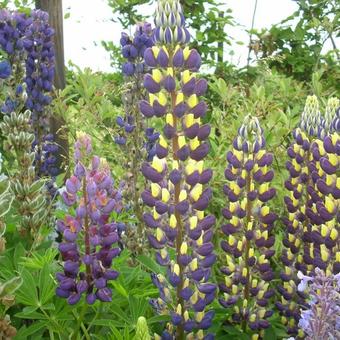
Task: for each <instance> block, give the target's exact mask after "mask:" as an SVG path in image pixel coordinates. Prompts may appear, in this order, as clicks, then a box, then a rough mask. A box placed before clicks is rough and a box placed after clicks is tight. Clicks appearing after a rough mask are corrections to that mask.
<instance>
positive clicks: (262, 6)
mask: <svg viewBox="0 0 340 340" xmlns="http://www.w3.org/2000/svg"><path fill="white" fill-rule="evenodd" d="M225 3H226V8H231V9H232V11H233V12H232V15H233V16H234V18H235V21H236V22H237V23H239V26H238V27H230V26H228V27H227V29H228V34H229V35H231V36H232V37H233V38H234V40H235V42H236V41H242V42H243V43H244V45H243V46H241V45H238V44H236V43H234V44H233V46H232V47H229V46H225V52H226V56H225V59H227V60H228V61H232V62H233V63H235V64H236V65H238V66H244V65H245V64H246V60H247V54H248V47H247V45H248V42H249V35H248V33H247V32H246V30H247V29H249V28H250V27H251V20H252V15H253V11H254V5H255V0H225ZM63 6H64V13H68V12H70V14H71V16H70V18H68V19H66V20H65V22H64V35H65V37H64V40H65V59H66V62H68V61H69V60H71V61H72V62H73V63H74V64H76V65H78V66H79V67H81V68H84V67H90V68H91V69H92V70H93V71H105V72H112V68H111V66H110V56H109V53H108V52H106V51H105V49H104V47H102V45H101V41H102V40H104V41H113V42H114V43H115V44H119V39H120V33H121V31H122V28H121V26H120V24H119V23H115V22H113V21H112V18H113V13H112V9H111V8H110V7H109V6H108V5H107V2H106V0H64V1H63ZM296 9H297V5H296V3H295V2H294V1H292V0H275V1H273V0H258V6H257V14H256V19H255V28H257V29H261V28H269V27H271V26H272V25H273V24H277V23H279V22H280V21H281V20H283V19H285V18H286V17H288V16H289V15H291V14H292V13H293V12H294V11H295V10H296ZM152 11H153V8H152V7H150V6H142V7H141V12H142V14H147V13H152ZM232 50H233V51H234V55H229V53H230V52H231V51H232Z"/></svg>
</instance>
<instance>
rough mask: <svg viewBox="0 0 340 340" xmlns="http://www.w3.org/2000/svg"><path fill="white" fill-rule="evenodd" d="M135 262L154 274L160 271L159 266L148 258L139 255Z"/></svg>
mask: <svg viewBox="0 0 340 340" xmlns="http://www.w3.org/2000/svg"><path fill="white" fill-rule="evenodd" d="M137 261H138V262H139V263H141V264H142V265H143V266H145V267H146V268H147V269H149V270H150V271H152V272H154V273H159V272H160V271H161V269H160V266H159V265H158V264H157V263H156V262H155V261H154V260H153V259H152V258H151V257H149V256H146V255H139V256H137Z"/></svg>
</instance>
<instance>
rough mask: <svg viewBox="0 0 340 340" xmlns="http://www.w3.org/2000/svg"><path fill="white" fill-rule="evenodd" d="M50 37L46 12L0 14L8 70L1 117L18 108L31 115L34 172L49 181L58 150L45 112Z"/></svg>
mask: <svg viewBox="0 0 340 340" xmlns="http://www.w3.org/2000/svg"><path fill="white" fill-rule="evenodd" d="M53 34H54V31H53V29H52V28H51V27H50V26H49V23H48V14H47V13H46V12H43V11H40V10H33V11H31V13H30V15H26V14H23V13H18V12H11V11H8V10H0V49H1V50H2V51H3V53H4V54H5V56H6V59H7V61H8V62H9V65H10V69H11V72H10V74H9V76H8V77H7V79H6V89H7V93H8V95H7V98H6V100H5V102H4V103H3V104H2V106H1V111H2V113H4V114H11V112H13V111H15V112H19V110H20V109H22V108H24V109H28V110H30V111H31V113H32V114H31V124H32V126H33V130H34V133H35V140H34V142H33V144H32V147H33V148H34V149H35V153H36V160H35V162H36V163H35V171H36V174H37V176H38V177H43V176H51V177H52V178H53V177H55V176H56V175H57V173H58V169H57V168H56V167H55V161H56V158H55V153H56V152H57V151H58V146H57V145H56V144H55V143H54V142H53V136H52V135H51V134H50V133H49V130H50V128H49V113H48V112H47V107H48V105H49V104H50V103H51V96H50V93H51V92H52V87H53V78H54V47H53ZM24 92H25V96H23V93H24Z"/></svg>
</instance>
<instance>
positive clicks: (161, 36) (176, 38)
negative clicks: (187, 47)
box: [154, 0, 190, 46]
mask: <svg viewBox="0 0 340 340" xmlns="http://www.w3.org/2000/svg"><path fill="white" fill-rule="evenodd" d="M155 25H156V29H155V32H154V40H155V42H156V43H159V44H166V45H174V46H176V45H177V44H188V43H189V41H190V33H189V31H188V29H187V28H186V27H185V18H184V14H183V10H182V6H181V4H180V1H179V0H159V1H158V5H157V9H156V13H155Z"/></svg>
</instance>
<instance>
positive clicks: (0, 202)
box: [0, 153, 14, 253]
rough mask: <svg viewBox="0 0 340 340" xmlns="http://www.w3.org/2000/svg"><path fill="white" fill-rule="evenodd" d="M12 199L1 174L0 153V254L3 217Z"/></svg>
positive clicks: (3, 245) (0, 157)
mask: <svg viewBox="0 0 340 340" xmlns="http://www.w3.org/2000/svg"><path fill="white" fill-rule="evenodd" d="M13 199H14V196H13V194H12V192H11V190H10V181H9V179H8V178H7V177H6V176H5V175H4V174H2V155H1V153H0V253H2V252H3V251H4V250H5V246H6V240H5V238H4V234H5V232H6V224H5V222H4V217H5V215H6V214H7V213H8V212H9V210H10V209H11V205H12V202H13Z"/></svg>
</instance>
